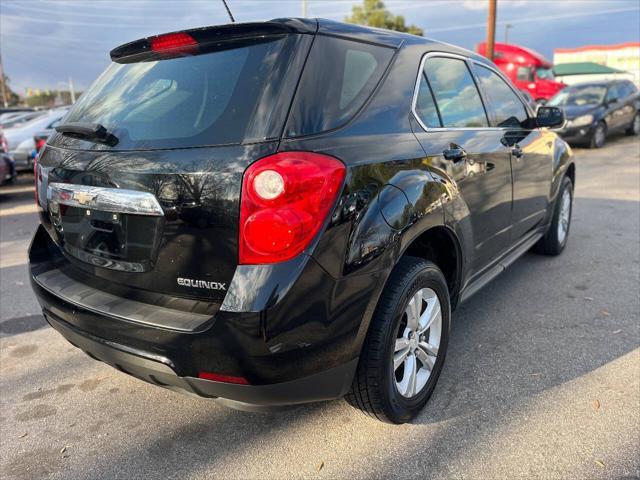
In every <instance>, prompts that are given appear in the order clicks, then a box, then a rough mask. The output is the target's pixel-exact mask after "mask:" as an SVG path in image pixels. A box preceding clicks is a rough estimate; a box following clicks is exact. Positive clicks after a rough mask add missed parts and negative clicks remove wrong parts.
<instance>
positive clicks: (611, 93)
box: [607, 83, 624, 102]
mask: <svg viewBox="0 0 640 480" xmlns="http://www.w3.org/2000/svg"><path fill="white" fill-rule="evenodd" d="M623 97H624V95H623V92H621V89H620V84H617V83H616V84H613V85H611V86H610V87H609V90H607V102H610V101H611V100H619V99H620V98H623Z"/></svg>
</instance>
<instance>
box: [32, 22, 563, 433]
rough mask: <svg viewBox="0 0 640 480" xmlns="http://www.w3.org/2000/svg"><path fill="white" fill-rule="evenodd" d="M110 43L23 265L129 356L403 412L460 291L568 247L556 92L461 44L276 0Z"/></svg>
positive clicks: (45, 153)
mask: <svg viewBox="0 0 640 480" xmlns="http://www.w3.org/2000/svg"><path fill="white" fill-rule="evenodd" d="M111 58H112V60H113V63H112V64H111V66H109V67H108V68H107V70H106V71H105V72H104V73H103V74H102V75H101V76H100V77H99V79H98V80H97V81H96V82H95V83H94V84H93V86H92V87H91V88H90V89H89V90H88V91H87V92H85V93H84V94H83V95H82V97H81V98H80V100H79V101H78V102H77V103H76V105H74V107H73V108H72V110H71V111H70V112H69V114H68V115H67V116H66V118H65V119H64V120H63V122H62V124H61V125H59V126H58V127H56V130H57V133H55V134H54V135H53V136H52V137H50V138H49V140H48V143H47V145H46V146H45V147H44V149H43V150H42V152H41V154H40V159H39V163H38V165H37V172H36V188H37V202H38V205H39V207H40V218H41V223H42V224H41V226H40V227H39V228H38V230H37V232H36V234H35V237H34V239H33V242H32V245H31V248H30V269H31V279H32V285H33V289H34V290H35V292H36V294H37V296H38V299H39V301H40V303H41V305H42V308H43V312H44V316H45V317H46V319H47V321H48V322H49V323H50V324H51V325H52V326H53V327H54V328H55V329H56V330H58V331H59V332H60V333H61V334H62V335H63V336H64V337H65V338H66V339H67V340H69V341H70V342H71V343H73V344H74V345H76V346H77V347H79V348H81V349H82V350H84V351H85V352H86V353H87V354H88V355H89V356H91V357H92V358H95V359H98V360H101V361H103V362H106V363H108V364H110V365H113V366H114V367H116V368H117V369H118V370H121V371H123V372H125V373H128V374H131V375H133V376H135V377H138V378H141V379H143V380H146V381H148V382H151V383H153V384H155V385H159V386H162V387H166V388H171V389H178V390H187V391H189V392H192V393H195V394H197V395H201V396H205V397H211V398H217V399H219V401H220V402H222V403H224V404H227V405H229V406H234V407H237V408H245V409H249V408H254V409H255V408H273V407H278V406H283V405H291V404H298V403H304V402H312V401H317V400H327V399H334V398H338V397H341V396H344V395H347V398H348V400H349V401H350V402H351V403H352V404H354V405H355V406H357V407H358V408H360V409H362V410H364V411H365V412H367V413H368V414H370V415H372V416H375V417H377V418H379V419H381V420H385V421H390V422H396V423H400V422H406V421H408V420H410V419H411V418H412V417H413V416H415V415H416V414H417V413H418V411H419V410H420V409H421V408H422V407H423V406H424V404H425V403H426V401H427V399H428V397H429V396H430V395H431V393H432V391H433V389H434V387H435V384H436V381H437V379H438V375H439V374H440V371H441V369H442V365H443V362H444V358H445V354H446V350H447V342H448V339H449V331H450V326H451V310H452V308H454V307H455V306H456V305H458V304H459V303H460V302H462V301H464V300H465V299H467V298H468V297H469V296H471V295H472V294H473V293H474V292H476V291H478V289H479V288H480V287H482V286H483V285H485V284H486V283H487V282H489V281H490V280H491V279H492V278H493V277H495V276H496V275H498V274H499V273H500V272H502V271H503V270H504V269H505V268H506V267H507V266H508V265H509V264H510V263H511V262H513V261H514V260H515V259H516V258H517V257H518V256H520V255H521V254H523V253H524V252H526V251H527V250H529V249H530V248H532V247H533V248H534V249H536V250H537V251H539V252H542V253H546V254H553V255H555V254H558V253H560V252H561V251H562V249H563V248H564V246H565V243H566V241H567V234H568V231H569V222H570V219H571V204H572V193H573V185H574V175H575V174H574V165H573V163H572V158H571V150H570V149H569V148H568V147H567V145H566V144H565V142H564V141H562V140H561V139H559V138H558V137H557V136H556V135H555V134H554V133H552V132H550V131H549V130H548V129H546V128H540V127H553V126H558V125H561V124H562V123H563V121H564V120H563V114H562V111H561V110H559V109H557V108H555V107H543V108H541V109H540V110H539V112H538V114H537V116H534V114H533V112H532V111H531V109H530V108H529V107H528V106H527V105H526V104H525V103H524V102H523V101H522V98H521V97H520V96H519V94H518V93H517V91H516V90H515V89H514V88H513V86H512V85H511V84H510V83H509V81H508V80H507V79H506V78H505V77H504V76H503V75H502V74H501V73H500V72H499V71H498V70H497V69H496V68H495V66H494V65H493V64H492V63H490V62H488V61H487V60H485V59H484V58H482V57H479V56H477V55H475V54H473V53H471V52H468V51H466V50H462V49H459V48H456V47H454V46H451V45H445V44H442V43H438V42H434V41H432V40H428V39H424V38H419V37H415V36H411V35H406V34H400V33H395V32H389V31H384V30H376V29H370V28H364V27H358V26H353V25H346V24H341V23H335V22H330V21H325V20H300V19H279V20H273V21H270V22H265V23H251V24H238V25H227V26H220V27H211V28H201V29H194V30H189V31H184V32H176V33H170V34H166V35H159V36H156V37H150V38H145V39H142V40H139V41H135V42H132V43H128V44H126V45H123V46H121V47H118V48H116V49H115V50H113V51H112V52H111Z"/></svg>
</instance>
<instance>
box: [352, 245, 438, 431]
mask: <svg viewBox="0 0 640 480" xmlns="http://www.w3.org/2000/svg"><path fill="white" fill-rule="evenodd" d="M423 288H430V289H432V290H433V291H434V292H435V293H436V296H437V298H438V301H439V302H440V306H441V318H442V324H441V325H442V328H441V334H440V345H439V349H438V352H437V356H436V360H435V363H434V365H433V368H432V370H431V374H430V375H429V378H428V380H427V382H426V384H425V385H424V387H423V388H422V389H421V390H419V391H418V392H417V393H416V394H415V395H413V396H411V397H410V398H407V397H404V396H402V395H401V394H400V393H399V391H398V388H397V386H396V377H395V375H396V373H395V372H394V369H393V365H392V364H393V360H392V359H393V355H394V347H395V344H396V339H397V338H398V332H399V329H400V326H401V322H402V321H403V318H404V319H405V321H406V315H405V309H406V308H407V305H408V303H409V301H410V300H411V298H412V297H413V296H414V295H415V294H416V292H418V291H419V290H420V289H423ZM450 319H451V306H450V299H449V290H448V288H447V282H446V280H445V278H444V275H443V274H442V272H441V271H440V269H439V268H438V267H437V265H435V264H434V263H432V262H429V261H426V260H423V259H420V258H415V257H404V258H402V259H401V260H400V262H398V265H396V267H395V269H394V270H393V272H392V273H391V276H390V277H389V280H388V281H387V284H386V286H385V288H384V290H383V292H382V295H381V297H380V300H379V302H378V305H377V307H376V311H375V313H374V315H373V318H372V320H371V325H370V327H369V332H368V334H367V337H366V340H365V343H364V346H363V349H362V353H361V355H360V362H359V364H358V369H357V371H356V375H355V377H354V380H353V384H352V386H351V391H350V392H349V394H347V396H346V400H347V402H349V403H350V404H351V405H352V406H354V407H355V408H357V409H359V410H361V411H362V412H363V413H365V414H366V415H368V416H371V417H373V418H376V419H378V420H381V421H383V422H387V423H395V424H399V423H405V422H408V421H410V420H411V419H413V418H414V417H415V416H416V415H417V414H418V412H420V410H421V409H422V408H423V407H424V406H425V404H426V403H427V401H428V400H429V397H430V396H431V394H432V393H433V390H434V388H435V386H436V383H437V381H438V377H439V376H440V372H441V371H442V367H443V365H444V359H445V356H446V353H447V344H448V341H449V330H450V325H451V321H450Z"/></svg>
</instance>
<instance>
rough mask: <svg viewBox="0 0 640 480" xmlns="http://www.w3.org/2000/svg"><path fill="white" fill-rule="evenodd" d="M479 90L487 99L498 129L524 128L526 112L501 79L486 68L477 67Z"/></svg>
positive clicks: (526, 117)
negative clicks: (480, 89)
mask: <svg viewBox="0 0 640 480" xmlns="http://www.w3.org/2000/svg"><path fill="white" fill-rule="evenodd" d="M477 74H478V80H479V82H480V88H482V91H483V92H484V94H485V96H486V97H487V98H488V100H489V103H490V105H491V110H492V112H493V115H494V117H495V124H496V126H498V127H524V126H526V123H527V119H528V116H527V110H526V108H525V107H524V105H523V104H522V102H521V101H520V99H519V98H518V96H517V95H516V94H515V92H514V91H513V90H512V89H511V87H509V85H507V84H506V83H505V81H504V80H502V78H500V77H499V76H498V74H496V73H495V72H493V71H492V70H489V69H488V68H485V67H481V66H479V65H478V66H477Z"/></svg>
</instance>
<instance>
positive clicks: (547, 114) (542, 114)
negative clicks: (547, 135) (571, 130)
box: [536, 105, 565, 128]
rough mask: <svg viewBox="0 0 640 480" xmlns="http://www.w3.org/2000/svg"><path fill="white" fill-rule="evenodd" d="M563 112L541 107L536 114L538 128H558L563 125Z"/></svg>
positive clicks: (558, 109) (556, 108) (553, 108)
mask: <svg viewBox="0 0 640 480" xmlns="http://www.w3.org/2000/svg"><path fill="white" fill-rule="evenodd" d="M564 122H565V118H564V110H562V109H561V108H558V107H547V106H545V105H541V106H540V107H539V108H538V111H537V114H536V124H537V125H538V127H547V128H559V127H562V126H563V125H564Z"/></svg>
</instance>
